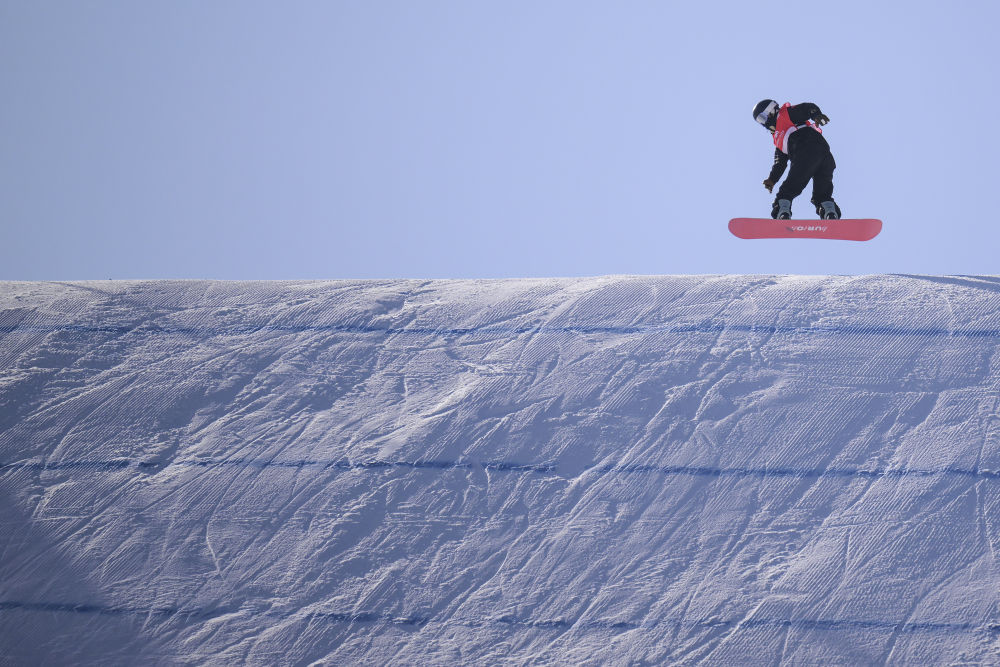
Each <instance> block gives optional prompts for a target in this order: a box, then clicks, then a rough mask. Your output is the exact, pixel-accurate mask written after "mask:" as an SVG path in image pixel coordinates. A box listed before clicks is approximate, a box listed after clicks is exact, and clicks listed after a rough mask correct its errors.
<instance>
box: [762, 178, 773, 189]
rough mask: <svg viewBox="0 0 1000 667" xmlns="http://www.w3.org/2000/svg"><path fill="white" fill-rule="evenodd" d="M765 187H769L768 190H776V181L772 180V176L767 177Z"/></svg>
mask: <svg viewBox="0 0 1000 667" xmlns="http://www.w3.org/2000/svg"><path fill="white" fill-rule="evenodd" d="M764 187H765V188H767V191H768V192H771V191H772V190H774V181H772V180H771V179H770V178H765V179H764Z"/></svg>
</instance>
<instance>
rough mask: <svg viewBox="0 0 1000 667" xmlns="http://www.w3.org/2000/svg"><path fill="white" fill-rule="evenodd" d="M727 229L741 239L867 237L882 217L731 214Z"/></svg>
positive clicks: (878, 226)
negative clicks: (784, 217) (778, 217)
mask: <svg viewBox="0 0 1000 667" xmlns="http://www.w3.org/2000/svg"><path fill="white" fill-rule="evenodd" d="M729 231H731V232H732V233H733V235H735V236H738V237H740V238H741V239H834V240H839V241H870V240H871V239H873V238H875V237H876V236H878V233H879V232H881V231H882V221H881V220H875V219H873V218H864V219H846V220H772V219H771V218H733V219H732V220H730V221H729Z"/></svg>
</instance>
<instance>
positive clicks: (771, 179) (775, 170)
mask: <svg viewBox="0 0 1000 667" xmlns="http://www.w3.org/2000/svg"><path fill="white" fill-rule="evenodd" d="M786 166H788V156H787V155H785V154H784V153H782V152H781V151H779V150H778V149H777V148H775V149H774V166H772V167H771V173H770V174H768V176H767V178H766V179H764V187H765V188H767V191H768V192H771V189H772V188H773V187H774V184H775V183H777V182H778V180H779V179H780V178H781V175H782V174H784V173H785V167H786Z"/></svg>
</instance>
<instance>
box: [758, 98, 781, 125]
mask: <svg viewBox="0 0 1000 667" xmlns="http://www.w3.org/2000/svg"><path fill="white" fill-rule="evenodd" d="M777 110H778V103H777V102H771V103H770V104H768V105H767V106H766V107H764V110H763V111H761V112H760V113H759V114H757V122H758V123H760V124H761V125H763V126H764V127H767V119H768V118H770V117H771V115H772V114H773V113H774V112H776V111H777Z"/></svg>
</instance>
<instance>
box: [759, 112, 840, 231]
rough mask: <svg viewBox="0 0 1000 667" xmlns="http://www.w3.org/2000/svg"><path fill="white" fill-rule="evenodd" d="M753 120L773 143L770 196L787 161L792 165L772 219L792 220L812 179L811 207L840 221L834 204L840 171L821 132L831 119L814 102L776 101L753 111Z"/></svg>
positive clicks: (838, 210) (820, 214)
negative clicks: (797, 201) (795, 206)
mask: <svg viewBox="0 0 1000 667" xmlns="http://www.w3.org/2000/svg"><path fill="white" fill-rule="evenodd" d="M753 117H754V120H756V121H757V122H758V123H760V124H761V125H763V126H764V127H765V128H767V129H768V130H769V131H770V132H771V135H772V138H773V139H774V166H773V167H772V168H771V173H770V174H769V175H768V177H767V178H766V179H764V187H765V188H767V191H768V192H773V191H774V190H773V189H774V185H775V183H777V182H778V179H780V178H781V176H782V174H784V173H785V167H786V166H787V164H788V161H789V160H791V162H792V168H791V169H790V170H789V172H788V178H786V179H785V182H784V183H782V184H781V187H780V188H778V194H777V196H776V197H775V198H774V205H773V206H772V208H771V217H772V218H775V219H778V220H788V219H790V218H791V217H792V200H793V199H795V198H796V197H797V196H799V195H800V194H801V193H802V191H803V190H804V189H805V187H806V184H808V183H809V180H810V179H812V182H813V191H812V203H813V206H815V207H816V213H818V214H819V217H820V218H823V219H824V220H839V219H840V207H839V206H837V203H836V202H835V201H834V200H833V170H834V169H836V168H837V163H836V162H835V161H834V159H833V154H832V153H831V152H830V144H828V143H827V142H826V139H824V138H823V130H821V129H820V127H821V126H823V125H826V124H827V123H829V122H830V119H829V118H827V117H826V115H825V114H824V113H823V112H822V111H820V110H819V107H818V106H816V105H815V104H813V103H812V102H803V103H802V104H795V105H792V104H789V103H785V104H783V105H780V106H779V105H778V103H777V102H775V101H774V100H761V101H760V102H758V103H757V106H755V107H754V108H753Z"/></svg>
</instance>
